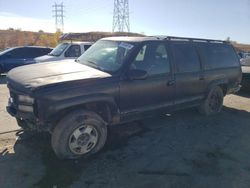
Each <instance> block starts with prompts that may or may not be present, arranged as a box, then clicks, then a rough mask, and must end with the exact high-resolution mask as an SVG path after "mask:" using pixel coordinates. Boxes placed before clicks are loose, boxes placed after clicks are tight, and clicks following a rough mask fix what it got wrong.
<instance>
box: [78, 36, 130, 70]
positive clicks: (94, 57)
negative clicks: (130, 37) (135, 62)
mask: <svg viewBox="0 0 250 188" xmlns="http://www.w3.org/2000/svg"><path fill="white" fill-rule="evenodd" d="M133 46H134V45H133V44H132V43H125V42H118V41H104V40H101V41H98V42H96V43H95V44H94V45H92V46H91V47H90V48H89V49H88V50H87V51H86V52H85V53H84V54H83V55H81V56H80V57H79V58H78V59H77V62H79V63H81V64H84V65H87V66H90V67H93V68H96V69H100V70H102V71H105V72H109V73H112V72H115V71H117V70H118V69H119V68H120V67H121V66H122V64H123V62H124V59H125V58H126V56H127V55H128V53H129V51H131V49H132V48H133Z"/></svg>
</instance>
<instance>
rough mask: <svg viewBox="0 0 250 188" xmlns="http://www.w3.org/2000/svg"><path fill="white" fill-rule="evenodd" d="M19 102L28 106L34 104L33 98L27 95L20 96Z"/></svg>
mask: <svg viewBox="0 0 250 188" xmlns="http://www.w3.org/2000/svg"><path fill="white" fill-rule="evenodd" d="M18 101H19V102H23V103H28V104H33V103H34V99H33V98H31V97H30V96H26V95H19V96H18Z"/></svg>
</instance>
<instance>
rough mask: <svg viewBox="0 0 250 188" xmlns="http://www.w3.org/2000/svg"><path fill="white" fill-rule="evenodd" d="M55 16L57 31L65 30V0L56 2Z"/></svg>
mask: <svg viewBox="0 0 250 188" xmlns="http://www.w3.org/2000/svg"><path fill="white" fill-rule="evenodd" d="M52 7H53V10H52V11H53V12H54V14H53V17H55V26H56V31H58V30H60V31H61V32H63V29H64V17H65V16H64V12H65V10H64V7H65V6H64V5H63V2H62V3H60V4H57V3H55V4H54V5H53V6H52Z"/></svg>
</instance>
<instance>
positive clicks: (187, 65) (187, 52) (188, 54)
mask: <svg viewBox="0 0 250 188" xmlns="http://www.w3.org/2000/svg"><path fill="white" fill-rule="evenodd" d="M171 49H172V53H173V56H174V60H175V64H176V69H177V72H197V71H199V70H200V61H199V57H198V55H197V52H196V50H195V48H194V46H193V45H192V44H190V43H183V42H173V43H172V44H171Z"/></svg>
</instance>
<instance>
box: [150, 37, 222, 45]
mask: <svg viewBox="0 0 250 188" xmlns="http://www.w3.org/2000/svg"><path fill="white" fill-rule="evenodd" d="M152 37H156V38H157V39H159V40H176V41H190V42H209V43H227V41H223V40H213V39H201V38H188V37H174V36H161V35H160V36H152Z"/></svg>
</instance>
